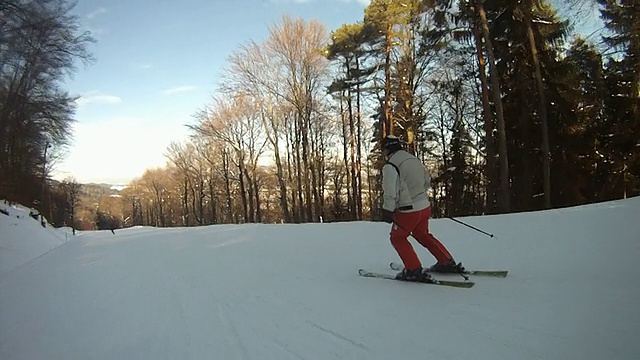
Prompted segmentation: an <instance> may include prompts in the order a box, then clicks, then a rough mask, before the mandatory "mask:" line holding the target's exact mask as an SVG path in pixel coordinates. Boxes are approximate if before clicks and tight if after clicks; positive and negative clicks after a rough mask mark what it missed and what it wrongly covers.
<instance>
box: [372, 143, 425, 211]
mask: <svg viewBox="0 0 640 360" xmlns="http://www.w3.org/2000/svg"><path fill="white" fill-rule="evenodd" d="M430 187H431V177H430V176H429V172H428V171H427V169H426V168H425V167H424V165H423V164H422V162H421V161H420V159H418V158H417V157H415V156H413V155H411V154H410V153H408V152H406V151H404V150H398V151H396V152H395V153H393V154H392V155H391V157H390V158H389V160H388V161H387V163H386V164H385V165H384V166H383V167H382V190H383V204H382V208H383V209H385V210H389V211H396V210H397V211H401V212H414V211H420V210H424V209H426V208H428V207H429V206H431V203H430V202H429V196H428V194H427V190H428V189H429V188H430Z"/></svg>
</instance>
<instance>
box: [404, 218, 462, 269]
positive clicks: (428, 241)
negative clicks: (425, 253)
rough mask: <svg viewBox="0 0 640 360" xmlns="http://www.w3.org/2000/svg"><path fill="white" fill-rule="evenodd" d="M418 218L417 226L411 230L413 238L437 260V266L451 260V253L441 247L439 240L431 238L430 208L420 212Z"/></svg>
mask: <svg viewBox="0 0 640 360" xmlns="http://www.w3.org/2000/svg"><path fill="white" fill-rule="evenodd" d="M419 213H420V215H421V216H420V218H419V220H418V224H417V225H416V227H415V229H414V230H413V236H414V237H415V238H416V240H417V241H418V242H419V243H420V245H422V246H424V247H425V248H427V250H429V252H430V253H431V254H432V255H433V256H434V257H435V258H436V260H438V263H439V264H446V263H448V262H449V261H451V260H452V259H453V256H451V253H449V251H448V250H447V248H446V247H445V246H444V245H442V243H441V242H440V240H438V239H437V238H436V237H435V236H433V235H432V234H431V233H430V232H429V218H430V217H431V207H428V208H426V209H424V210H421V211H420V212H419Z"/></svg>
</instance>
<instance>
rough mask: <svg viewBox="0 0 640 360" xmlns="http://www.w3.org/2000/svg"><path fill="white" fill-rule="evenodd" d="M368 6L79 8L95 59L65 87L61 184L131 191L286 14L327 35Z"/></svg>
mask: <svg viewBox="0 0 640 360" xmlns="http://www.w3.org/2000/svg"><path fill="white" fill-rule="evenodd" d="M367 4H368V0H236V1H233V0H208V1H207V0H180V1H178V0H135V1H132V0H110V1H100V0H79V1H78V4H77V6H76V7H75V9H74V13H75V14H77V15H78V16H79V17H80V22H81V25H82V27H83V28H84V29H85V30H89V31H91V33H92V34H93V36H94V37H95V38H96V40H97V42H96V43H95V44H91V45H90V46H89V50H90V51H91V52H92V53H93V54H94V56H95V58H96V59H97V61H96V62H95V63H94V64H92V65H90V66H88V67H84V66H82V65H80V66H79V68H78V71H77V72H76V74H75V75H74V77H73V78H72V79H70V80H69V81H67V83H66V88H67V89H68V90H69V91H70V92H71V94H73V95H78V96H81V98H80V99H79V101H78V110H77V112H76V119H77V123H76V124H75V125H74V139H73V143H72V146H71V147H70V148H69V151H68V154H67V156H66V157H65V158H64V160H63V161H61V162H59V163H57V164H56V167H55V169H54V174H53V176H54V178H57V179H64V178H67V177H70V176H73V177H74V178H75V179H76V180H78V181H79V182H81V183H88V182H106V183H111V184H126V183H128V182H129V181H130V180H132V179H133V178H136V177H140V176H141V175H142V174H143V172H144V170H145V169H147V168H151V167H159V166H163V165H164V164H165V161H166V159H165V157H164V154H165V151H166V148H167V146H168V145H169V144H170V142H171V141H177V142H182V141H184V140H186V139H187V134H188V132H187V130H186V128H185V126H184V125H185V124H188V123H193V120H192V115H193V114H194V113H195V112H196V111H198V110H199V109H201V108H202V107H204V106H205V105H206V104H207V103H208V101H209V99H210V98H211V96H212V95H213V94H215V90H216V87H217V85H218V79H219V77H220V75H221V73H222V71H223V69H224V68H225V67H226V66H227V61H226V59H227V57H228V56H229V55H230V54H231V53H232V52H233V51H234V50H236V49H237V48H238V47H239V46H240V45H242V44H243V43H245V42H247V41H249V40H254V41H257V42H259V41H261V40H263V39H264V38H265V37H266V35H267V32H268V27H269V26H272V25H274V24H277V23H278V22H279V20H280V18H281V17H282V16H283V15H289V16H292V17H302V18H304V19H307V20H310V19H317V20H319V21H321V22H322V23H324V24H325V26H327V29H328V30H329V31H331V30H335V29H337V28H338V27H339V26H340V25H342V24H344V23H353V22H356V21H359V20H361V19H362V17H363V11H364V8H365V6H366V5H367Z"/></svg>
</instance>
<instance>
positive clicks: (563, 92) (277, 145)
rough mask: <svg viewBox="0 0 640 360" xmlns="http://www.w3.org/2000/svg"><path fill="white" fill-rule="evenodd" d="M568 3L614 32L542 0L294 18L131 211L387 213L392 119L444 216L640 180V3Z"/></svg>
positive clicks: (542, 203)
mask: <svg viewBox="0 0 640 360" xmlns="http://www.w3.org/2000/svg"><path fill="white" fill-rule="evenodd" d="M567 3H568V4H572V3H575V4H578V5H582V6H588V7H590V8H591V9H596V8H597V9H599V10H600V14H601V18H602V20H603V22H604V24H605V29H604V30H605V31H602V32H601V33H602V34H603V35H602V36H599V37H597V38H596V37H592V38H590V40H587V39H585V38H583V37H580V36H574V34H573V32H572V29H571V26H572V25H571V22H570V21H569V20H568V19H563V18H561V17H560V16H559V14H558V12H557V10H556V9H554V8H553V7H552V6H551V4H550V3H549V2H546V1H534V0H523V1H517V2H516V1H509V0H487V1H481V0H468V1H464V0H460V1H446V0H432V1H418V0H372V1H371V3H370V5H369V6H367V8H366V9H365V11H364V16H363V18H362V20H361V21H360V22H358V23H355V24H345V25H343V26H342V27H340V28H338V29H335V30H333V31H331V32H329V30H328V29H326V28H325V27H324V26H323V25H322V24H321V23H319V22H317V21H304V20H301V19H291V18H287V17H284V18H283V19H282V20H281V21H280V22H279V23H277V24H275V25H273V26H272V27H270V28H269V34H268V36H267V37H266V39H265V40H264V41H262V42H255V41H249V42H247V43H245V44H243V45H241V46H239V47H238V48H237V50H236V51H234V52H233V53H232V54H231V55H230V56H229V58H228V64H227V67H226V71H225V76H224V78H223V79H221V81H220V84H221V85H220V88H219V89H218V90H219V91H218V95H217V96H216V98H215V99H214V100H212V101H211V102H210V103H208V104H203V107H202V109H201V110H199V111H198V112H197V113H196V115H195V116H194V122H193V123H192V124H190V125H189V127H190V129H191V136H190V138H189V139H188V140H187V141H185V142H184V143H176V144H172V145H171V146H170V147H169V149H168V151H167V158H168V160H169V161H168V165H167V166H166V167H165V168H161V169H150V170H149V171H147V172H146V173H145V174H144V175H143V176H142V177H141V178H139V179H136V180H135V181H133V182H132V183H131V184H129V185H130V186H129V187H128V188H127V189H125V190H124V191H122V193H121V195H122V197H121V198H120V200H121V201H122V204H121V208H122V211H123V213H122V220H123V225H124V226H130V225H155V226H192V225H206V224H214V223H227V222H234V223H240V222H281V221H282V222H309V221H320V219H322V220H323V221H335V220H361V219H375V218H376V217H377V213H376V212H377V210H378V209H379V207H380V177H379V176H380V174H379V169H380V165H381V162H382V161H384V160H383V159H381V158H380V153H379V150H378V142H379V140H380V139H381V138H382V137H383V136H384V135H386V134H394V135H398V136H400V137H402V138H403V140H405V141H406V142H407V148H408V149H409V151H412V152H413V153H415V154H416V155H417V156H418V157H420V158H421V159H423V161H424V163H425V165H427V166H428V167H429V169H430V170H431V173H432V175H433V177H434V181H433V193H432V194H431V195H432V200H433V203H434V210H435V213H436V214H437V215H449V216H456V215H469V214H486V213H505V212H514V211H527V210H537V209H546V208H553V207H561V206H570V205H578V204H585V203H591V202H597V201H604V200H612V199H620V198H624V197H627V196H635V195H638V193H640V180H639V178H638V176H639V175H640V145H639V143H638V142H639V140H638V138H639V136H638V135H637V134H640V109H639V108H640V102H639V97H640V28H639V27H638V24H640V4H638V3H637V1H624V0H623V1H613V0H598V1H596V2H588V1H583V2H578V1H574V2H567ZM569 14H570V13H569Z"/></svg>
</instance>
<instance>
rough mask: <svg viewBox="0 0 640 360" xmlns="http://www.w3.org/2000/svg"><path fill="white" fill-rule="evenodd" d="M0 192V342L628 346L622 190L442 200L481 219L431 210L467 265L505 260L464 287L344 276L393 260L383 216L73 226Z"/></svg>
mask: <svg viewBox="0 0 640 360" xmlns="http://www.w3.org/2000/svg"><path fill="white" fill-rule="evenodd" d="M0 210H3V211H4V213H6V214H8V215H5V214H4V213H0V229H2V231H1V232H0V359H7V360H8V359H65V360H76V359H77V360H85V359H95V360H102V359H105V360H106V359H136V360H146V359H149V360H151V359H153V360H163V359H167V360H169V359H225V360H226V359H229V360H235V359H242V360H245V359H246V360H250V359H259V360H271V359H273V360H285V359H309V360H325V359H367V360H378V359H380V360H382V359H385V360H387V359H408V360H414V359H416V360H418V359H442V360H445V359H479V360H484V359H491V360H514V359H518V360H539V359H545V360H556V359H558V360H602V359H621V360H623V359H624V360H626V359H640V342H639V341H638V333H640V308H639V307H638V298H639V297H640V277H638V276H637V262H638V258H640V244H639V243H638V234H639V233H640V222H638V221H637V220H638V215H637V214H638V213H640V197H635V198H630V199H626V200H619V201H612V202H605V203H599V204H592V205H587V206H580V207H571V208H564V209H555V210H548V211H538V212H526V213H524V212H523V213H517V214H506V215H494V216H476V217H465V218H460V220H462V221H464V222H466V223H469V224H470V225H473V226H475V227H478V228H480V229H482V230H484V231H486V232H489V233H491V234H493V235H494V237H488V236H486V235H484V234H481V233H479V232H476V231H474V230H472V229H469V228H467V227H465V226H462V225H460V224H457V223H455V222H453V221H451V220H449V219H446V218H445V219H433V220H432V221H431V223H430V229H431V231H432V232H433V233H434V235H435V236H437V237H438V238H439V239H440V240H441V241H442V243H443V244H444V246H446V247H447V248H448V250H449V251H450V252H451V253H452V254H453V255H454V257H455V258H456V260H458V261H461V262H462V263H463V264H464V265H465V266H466V267H467V268H469V269H485V270H508V271H509V273H508V275H507V277H506V278H495V277H482V276H471V277H470V278H471V281H473V282H474V286H473V287H471V288H469V289H459V288H452V287H442V286H435V285H426V284H416V283H406V282H400V281H393V280H383V279H371V278H364V277H360V276H358V269H360V268H362V269H365V270H369V271H375V272H379V273H384V274H388V275H393V274H395V271H393V270H391V269H390V268H389V263H390V262H399V261H400V259H399V257H398V255H397V253H396V252H395V250H394V249H393V247H392V245H391V243H390V242H389V228H390V225H388V224H386V223H383V222H369V221H359V222H347V223H307V224H242V225H237V224H222V225H211V226H199V227H191V228H155V227H131V228H126V229H116V230H115V232H114V233H111V231H108V230H104V231H79V232H77V235H76V236H73V235H72V234H71V233H70V231H69V228H60V229H54V228H52V227H50V226H48V227H47V228H46V229H45V228H43V227H42V226H41V225H40V222H39V221H37V220H34V219H32V218H31V217H29V216H28V211H29V209H26V208H24V207H21V206H8V205H7V204H6V203H5V202H4V201H2V200H0ZM611 234H615V236H613V237H612V236H611ZM412 245H413V246H414V249H415V250H416V252H417V254H418V256H419V257H420V259H421V260H422V262H423V265H431V264H432V263H433V262H435V258H434V257H433V256H431V255H430V254H429V252H428V251H427V250H426V249H425V248H422V247H421V246H419V245H418V244H417V243H416V242H415V241H412ZM434 276H435V277H437V278H439V279H448V280H454V281H455V280H457V281H462V278H461V277H460V276H458V275H443V274H436V275H434Z"/></svg>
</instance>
